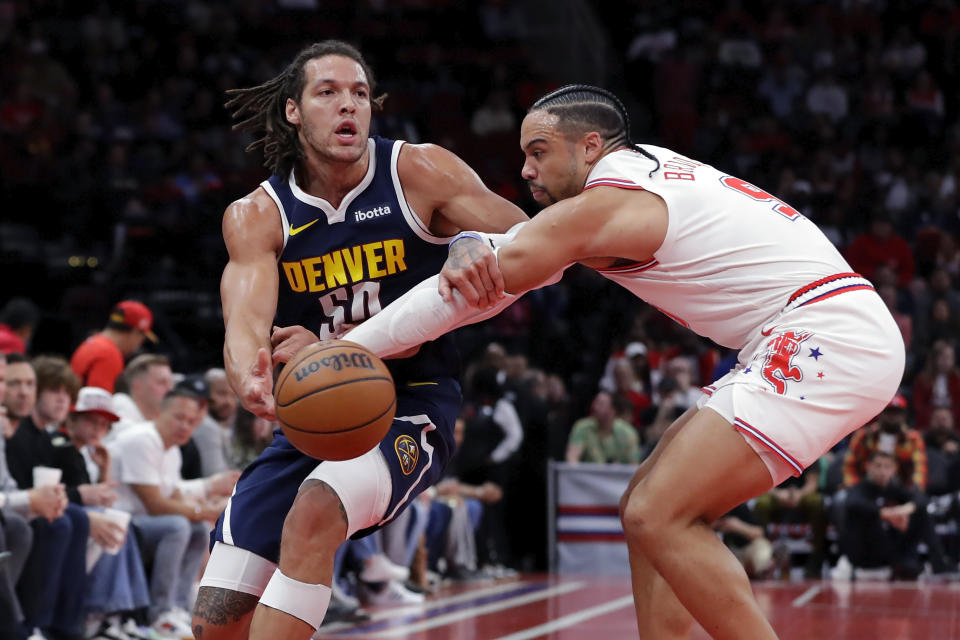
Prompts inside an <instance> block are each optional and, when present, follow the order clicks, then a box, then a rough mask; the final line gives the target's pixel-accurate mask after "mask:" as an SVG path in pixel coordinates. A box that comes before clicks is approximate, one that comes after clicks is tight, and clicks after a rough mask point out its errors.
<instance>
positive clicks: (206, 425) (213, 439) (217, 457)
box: [180, 369, 237, 477]
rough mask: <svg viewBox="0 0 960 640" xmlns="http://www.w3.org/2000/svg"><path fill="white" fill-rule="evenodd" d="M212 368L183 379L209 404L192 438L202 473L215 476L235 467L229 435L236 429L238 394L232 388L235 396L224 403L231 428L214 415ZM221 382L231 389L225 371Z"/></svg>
mask: <svg viewBox="0 0 960 640" xmlns="http://www.w3.org/2000/svg"><path fill="white" fill-rule="evenodd" d="M210 371H219V372H221V373H222V372H223V369H217V370H214V369H211V370H210ZM210 371H208V372H207V373H206V374H204V375H203V376H202V377H201V376H187V377H186V378H185V379H184V381H183V382H182V383H180V384H189V385H192V387H193V389H194V391H195V392H196V393H197V395H199V396H202V397H203V398H204V399H205V400H206V404H207V407H206V411H204V412H203V420H201V421H200V424H199V425H197V428H196V429H195V430H194V432H193V438H191V440H192V441H193V443H194V444H195V445H196V448H197V452H198V454H199V456H200V475H202V476H212V475H214V474H215V473H220V472H221V471H226V470H227V469H229V468H232V465H231V463H230V459H229V453H230V437H231V432H232V430H233V424H232V421H233V416H234V415H236V402H237V397H236V396H235V395H233V393H232V390H231V391H230V395H231V396H232V398H233V402H232V403H231V402H229V400H228V401H227V402H226V403H225V404H227V405H228V406H229V407H230V409H229V411H230V416H229V419H230V430H229V431H228V430H227V429H226V428H224V427H222V426H220V422H219V421H218V420H217V419H216V418H215V417H214V407H213V405H214V396H213V385H212V384H211V383H210V379H211V377H210ZM214 375H217V374H214ZM220 386H221V387H222V386H226V387H227V389H230V385H229V384H228V383H227V379H226V374H225V373H224V374H223V378H222V384H221V385H220ZM221 393H222V391H221ZM220 402H221V403H222V404H223V401H222V400H220ZM222 404H221V406H220V409H221V411H222V410H223V406H222ZM184 477H187V476H184Z"/></svg>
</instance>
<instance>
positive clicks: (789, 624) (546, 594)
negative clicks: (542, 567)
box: [316, 575, 960, 640]
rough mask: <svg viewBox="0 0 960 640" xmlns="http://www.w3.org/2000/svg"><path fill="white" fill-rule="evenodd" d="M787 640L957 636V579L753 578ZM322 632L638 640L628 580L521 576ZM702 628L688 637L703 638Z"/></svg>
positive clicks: (452, 639) (416, 638)
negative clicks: (944, 581) (851, 580)
mask: <svg viewBox="0 0 960 640" xmlns="http://www.w3.org/2000/svg"><path fill="white" fill-rule="evenodd" d="M754 590H755V592H756V594H757V598H758V600H759V602H760V605H761V607H763V610H764V612H765V613H766V615H767V616H768V618H769V619H770V620H771V622H772V623H773V626H774V628H775V629H776V630H777V633H778V634H779V636H780V638H781V640H801V639H802V640H808V639H809V640H826V639H830V640H834V639H850V640H881V639H882V640H901V639H902V640H913V639H918V640H919V639H921V638H922V639H925V640H926V639H935V640H951V639H952V640H960V583H953V584H926V583H922V582H921V583H890V582H854V583H849V582H847V583H838V582H830V581H818V582H791V583H776V582H769V583H763V582H759V583H754ZM370 612H371V614H372V616H373V618H372V619H371V621H369V622H367V623H365V624H363V625H359V626H352V627H351V626H344V625H330V626H328V627H324V628H323V629H321V631H322V634H319V635H317V636H316V637H317V638H324V639H329V640H334V639H343V640H347V639H353V638H357V639H360V638H363V639H366V638H371V639H373V638H395V639H400V640H532V639H534V638H538V639H550V640H620V639H630V638H636V637H637V632H636V625H635V622H634V618H633V615H634V614H633V601H632V598H631V596H630V585H629V582H628V581H627V580H626V579H624V578H601V577H595V576H581V577H576V576H565V577H562V578H560V577H551V576H546V575H520V576H518V577H516V578H513V579H510V580H501V581H497V582H480V583H472V584H460V585H456V586H450V587H445V588H442V589H440V590H439V591H438V592H437V593H436V594H435V595H433V596H431V597H430V598H429V599H428V600H427V602H425V603H424V604H422V605H417V606H413V607H397V608H379V609H371V610H370ZM708 637H709V636H707V634H706V633H704V631H703V630H702V629H700V628H697V629H696V630H695V631H694V632H693V634H692V635H691V638H694V639H696V640H704V639H706V638H708Z"/></svg>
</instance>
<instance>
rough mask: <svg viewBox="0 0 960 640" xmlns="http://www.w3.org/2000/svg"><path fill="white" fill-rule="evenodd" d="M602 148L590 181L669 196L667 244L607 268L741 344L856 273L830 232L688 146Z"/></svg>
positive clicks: (634, 288)
mask: <svg viewBox="0 0 960 640" xmlns="http://www.w3.org/2000/svg"><path fill="white" fill-rule="evenodd" d="M643 148H644V149H645V150H646V151H648V152H650V153H651V154H653V155H654V156H656V157H657V158H658V159H659V160H660V168H659V169H658V170H657V171H655V172H654V173H653V175H652V176H651V175H650V172H651V171H652V170H653V169H654V168H655V165H654V163H653V161H652V160H650V159H649V158H647V157H645V156H643V155H642V154H640V153H637V152H636V151H633V150H630V149H621V150H618V151H615V152H613V153H610V154H608V155H607V156H605V157H604V158H602V159H601V160H600V161H599V162H598V163H597V165H596V166H595V167H594V168H593V170H592V171H591V172H590V175H589V176H588V177H587V182H586V185H585V187H584V188H585V189H591V188H593V187H598V186H613V187H619V188H622V189H643V190H646V191H650V192H651V193H655V194H657V195H658V196H660V197H661V198H663V200H664V201H665V202H666V204H667V211H668V215H669V224H668V227H667V234H666V237H665V239H664V241H663V244H662V246H661V247H660V248H659V249H658V250H657V252H656V253H655V254H654V256H653V258H652V259H651V260H649V261H647V262H644V263H635V264H629V265H623V266H617V267H613V268H610V269H600V270H599V272H600V273H601V274H602V275H604V276H605V277H607V278H609V279H610V280H613V281H614V282H616V283H618V284H620V285H622V286H624V287H626V288H627V289H628V290H630V291H631V292H632V293H634V294H636V295H637V296H639V297H640V298H642V299H643V300H645V301H646V302H648V303H650V304H651V305H653V306H655V307H657V308H658V309H660V310H661V311H663V312H664V313H666V314H667V315H669V316H670V317H672V318H673V319H674V320H676V321H677V322H679V323H681V324H683V325H684V326H687V327H689V328H690V329H691V330H693V331H695V332H696V333H698V334H700V335H703V336H706V337H708V338H711V339H712V340H714V341H715V342H717V343H718V344H721V345H724V346H727V347H731V348H735V349H740V348H742V347H744V346H745V345H746V344H747V342H748V341H749V340H750V339H752V338H753V337H754V336H756V334H757V331H758V329H762V327H763V326H764V325H765V324H766V323H767V322H769V321H770V320H771V319H772V318H773V317H774V316H776V314H777V313H779V312H780V311H781V310H783V308H784V307H785V306H786V305H787V304H788V302H790V301H791V297H792V296H793V295H794V294H795V293H796V292H798V290H800V289H802V288H804V287H806V286H807V285H810V284H811V283H814V282H815V281H818V280H821V279H823V278H827V277H830V276H835V275H838V274H845V275H849V276H851V277H852V276H853V275H854V274H850V271H851V268H850V266H849V265H848V264H847V261H846V260H844V259H843V257H842V256H841V255H840V253H839V252H838V251H837V249H836V248H835V247H834V246H833V245H832V244H831V243H830V241H829V240H828V239H827V237H826V236H825V235H824V234H823V233H822V232H821V231H820V230H819V229H818V228H817V226H816V225H815V224H813V223H812V222H811V221H810V220H808V219H807V218H806V217H805V216H803V215H802V214H800V213H799V212H798V211H796V210H795V209H793V208H792V207H790V205H788V204H786V203H785V202H783V201H782V200H780V199H778V198H777V197H775V196H773V195H771V194H769V193H767V192H766V191H763V190H762V189H760V188H758V187H755V186H754V185H752V184H750V183H748V182H746V181H744V180H741V179H739V178H735V177H733V176H730V175H727V174H725V173H723V172H721V171H718V170H717V169H715V168H713V167H711V166H710V165H706V164H702V163H700V162H696V161H695V160H691V159H689V158H686V157H684V156H682V155H680V154H678V153H675V152H673V151H670V150H669V149H664V148H662V147H654V146H650V145H643Z"/></svg>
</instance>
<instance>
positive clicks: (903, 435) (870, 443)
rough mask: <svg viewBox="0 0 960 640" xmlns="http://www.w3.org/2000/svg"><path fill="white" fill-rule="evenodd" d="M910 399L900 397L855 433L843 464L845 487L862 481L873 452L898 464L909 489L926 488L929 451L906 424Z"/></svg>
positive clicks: (905, 485)
mask: <svg viewBox="0 0 960 640" xmlns="http://www.w3.org/2000/svg"><path fill="white" fill-rule="evenodd" d="M906 418H907V399H906V398H904V397H903V396H902V395H900V394H897V395H895V396H894V397H893V399H892V400H890V404H888V405H887V407H886V408H885V409H884V410H883V411H882V412H881V413H880V415H879V416H878V417H877V419H876V420H875V421H874V422H872V423H870V424H869V425H867V426H865V427H863V428H861V429H859V430H858V431H855V432H854V434H853V436H852V437H851V438H850V446H849V448H848V449H847V452H846V454H845V457H844V460H843V483H844V485H846V486H848V487H852V486H854V485H856V484H857V483H858V482H860V480H862V479H863V477H864V474H865V473H866V469H867V462H868V461H869V460H870V455H871V454H872V453H873V452H874V451H883V452H884V453H887V454H890V455H891V456H893V458H894V460H896V461H897V467H898V473H899V476H900V482H901V484H902V485H903V486H904V487H907V488H908V489H919V490H921V491H922V490H924V489H925V488H926V486H927V451H926V445H924V442H923V437H921V435H920V432H918V431H917V430H916V429H911V428H910V426H909V425H908V424H907V421H906Z"/></svg>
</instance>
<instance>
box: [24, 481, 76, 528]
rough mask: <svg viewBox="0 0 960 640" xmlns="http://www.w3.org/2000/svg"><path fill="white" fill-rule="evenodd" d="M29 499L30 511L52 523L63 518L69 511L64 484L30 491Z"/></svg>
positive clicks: (28, 493)
mask: <svg viewBox="0 0 960 640" xmlns="http://www.w3.org/2000/svg"><path fill="white" fill-rule="evenodd" d="M27 497H29V499H30V510H31V511H33V512H34V513H35V514H37V515H38V516H40V517H41V518H46V519H47V520H49V521H50V522H53V521H54V520H56V519H57V518H59V517H60V516H62V515H63V512H64V511H65V510H66V509H67V492H66V488H65V487H64V486H63V485H62V484H52V485H49V486H46V487H38V488H35V489H30V490H28V492H27Z"/></svg>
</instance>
